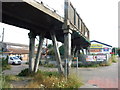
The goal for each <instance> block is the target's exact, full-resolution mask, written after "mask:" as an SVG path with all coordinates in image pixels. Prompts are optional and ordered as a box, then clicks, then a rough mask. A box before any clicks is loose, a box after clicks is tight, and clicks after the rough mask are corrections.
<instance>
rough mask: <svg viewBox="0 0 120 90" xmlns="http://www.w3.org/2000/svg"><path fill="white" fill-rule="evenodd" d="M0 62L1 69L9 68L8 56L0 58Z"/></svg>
mask: <svg viewBox="0 0 120 90" xmlns="http://www.w3.org/2000/svg"><path fill="white" fill-rule="evenodd" d="M0 63H2V71H3V70H7V69H10V68H11V66H10V65H9V64H8V57H7V58H6V59H4V58H2V60H0Z"/></svg>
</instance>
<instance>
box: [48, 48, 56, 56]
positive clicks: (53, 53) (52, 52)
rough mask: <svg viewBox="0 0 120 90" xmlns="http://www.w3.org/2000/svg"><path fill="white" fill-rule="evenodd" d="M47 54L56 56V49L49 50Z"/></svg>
mask: <svg viewBox="0 0 120 90" xmlns="http://www.w3.org/2000/svg"><path fill="white" fill-rule="evenodd" d="M47 54H48V55H55V52H54V49H53V48H51V49H49V50H48V53H47Z"/></svg>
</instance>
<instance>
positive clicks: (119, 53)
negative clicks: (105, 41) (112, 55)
mask: <svg viewBox="0 0 120 90" xmlns="http://www.w3.org/2000/svg"><path fill="white" fill-rule="evenodd" d="M118 55H119V57H120V48H119V49H118Z"/></svg>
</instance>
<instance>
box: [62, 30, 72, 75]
mask: <svg viewBox="0 0 120 90" xmlns="http://www.w3.org/2000/svg"><path fill="white" fill-rule="evenodd" d="M71 34H72V31H71V30H70V29H68V30H64V49H65V53H64V55H65V56H64V57H65V76H66V77H67V76H68V75H69V67H70V62H71Z"/></svg>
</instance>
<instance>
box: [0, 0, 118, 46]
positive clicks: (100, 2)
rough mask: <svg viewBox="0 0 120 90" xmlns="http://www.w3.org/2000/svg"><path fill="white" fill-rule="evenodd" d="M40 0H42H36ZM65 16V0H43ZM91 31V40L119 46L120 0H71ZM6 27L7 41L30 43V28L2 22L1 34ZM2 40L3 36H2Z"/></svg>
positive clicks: (5, 39)
mask: <svg viewBox="0 0 120 90" xmlns="http://www.w3.org/2000/svg"><path fill="white" fill-rule="evenodd" d="M36 1H40V0H36ZM41 1H43V3H44V4H45V5H46V6H49V8H51V9H55V10H56V11H57V13H58V14H59V15H61V16H63V17H64V0H41ZM70 1H71V2H72V4H73V6H74V7H75V8H76V10H77V12H78V13H79V15H80V17H81V18H82V20H83V21H84V23H85V25H86V26H87V27H88V29H89V31H90V40H97V41H100V42H103V43H106V44H109V45H112V46H113V47H117V46H118V2H119V0H70ZM3 27H4V28H5V38H4V41H5V42H13V43H21V44H27V45H28V44H29V39H28V33H29V30H25V29H21V28H16V27H11V26H8V25H4V24H1V23H0V36H1V34H2V30H3ZM0 40H1V37H0Z"/></svg>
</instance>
